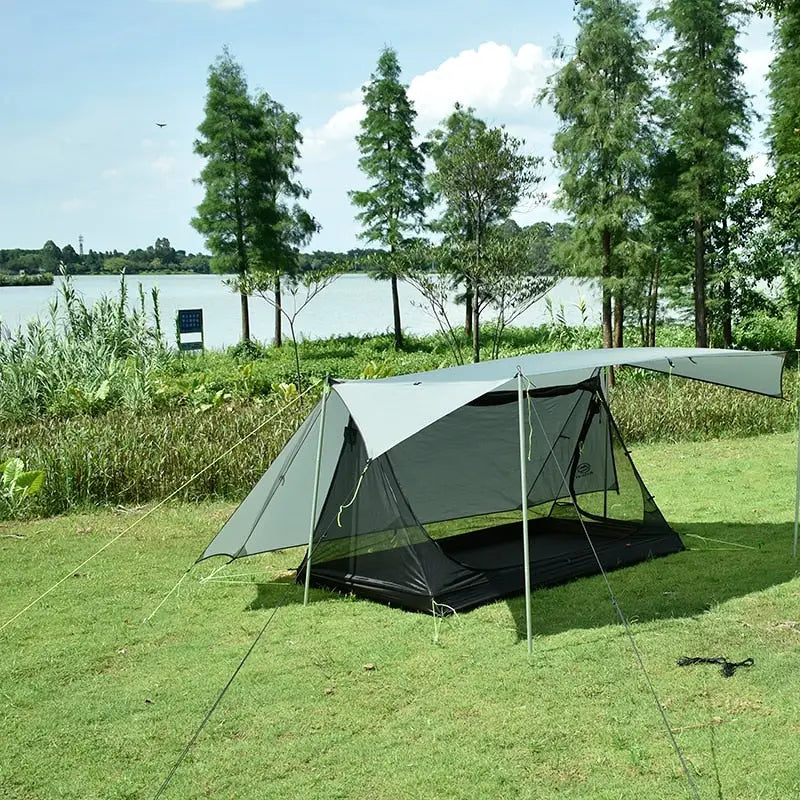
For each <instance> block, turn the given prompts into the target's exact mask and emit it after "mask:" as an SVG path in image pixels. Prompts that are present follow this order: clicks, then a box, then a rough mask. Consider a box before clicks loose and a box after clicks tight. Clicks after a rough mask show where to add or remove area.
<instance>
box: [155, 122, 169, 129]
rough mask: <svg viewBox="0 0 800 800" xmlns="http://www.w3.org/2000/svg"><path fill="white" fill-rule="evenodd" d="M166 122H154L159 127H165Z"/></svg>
mask: <svg viewBox="0 0 800 800" xmlns="http://www.w3.org/2000/svg"><path fill="white" fill-rule="evenodd" d="M166 124H167V123H166V122H156V125H158V127H159V128H164V127H166Z"/></svg>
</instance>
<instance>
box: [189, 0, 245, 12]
mask: <svg viewBox="0 0 800 800" xmlns="http://www.w3.org/2000/svg"><path fill="white" fill-rule="evenodd" d="M173 2H176V3H204V4H205V5H207V6H211V7H212V8H215V9H216V10H217V11H234V10H235V9H237V8H244V7H245V6H246V5H249V4H250V3H255V2H257V0H173Z"/></svg>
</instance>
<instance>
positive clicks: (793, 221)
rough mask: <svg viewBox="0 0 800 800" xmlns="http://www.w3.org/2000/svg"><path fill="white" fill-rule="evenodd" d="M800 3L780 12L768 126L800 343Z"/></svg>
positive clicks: (776, 211)
mask: <svg viewBox="0 0 800 800" xmlns="http://www.w3.org/2000/svg"><path fill="white" fill-rule="evenodd" d="M798 43H800V3H797V2H795V3H786V4H785V6H784V7H783V8H782V9H781V10H780V11H779V13H778V14H777V17H776V29H775V57H774V59H773V61H772V64H771V65H770V70H769V88H770V103H771V114H770V119H769V125H768V129H767V136H768V140H769V152H770V158H771V161H772V165H773V167H774V171H775V172H774V177H773V178H772V182H771V187H770V188H771V194H770V201H771V202H770V204H769V211H770V217H771V219H772V223H773V226H774V229H775V234H776V236H775V244H776V250H778V251H779V252H780V253H781V255H782V257H783V269H782V277H783V285H784V290H785V295H786V299H787V301H788V303H789V304H790V305H791V306H792V307H793V309H794V312H795V315H796V319H797V322H796V334H795V347H796V348H800V52H799V51H798Z"/></svg>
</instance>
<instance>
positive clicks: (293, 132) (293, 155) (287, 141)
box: [258, 92, 320, 347]
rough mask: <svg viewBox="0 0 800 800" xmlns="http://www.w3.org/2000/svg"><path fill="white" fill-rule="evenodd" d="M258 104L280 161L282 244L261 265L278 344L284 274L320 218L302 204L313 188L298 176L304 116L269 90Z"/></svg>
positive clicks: (276, 192) (276, 189) (276, 193)
mask: <svg viewBox="0 0 800 800" xmlns="http://www.w3.org/2000/svg"><path fill="white" fill-rule="evenodd" d="M258 104H259V106H260V108H261V109H262V110H263V113H264V118H265V121H266V125H267V127H268V128H269V130H270V133H271V140H272V142H273V144H274V146H275V152H276V155H277V161H278V171H277V173H276V175H275V181H274V183H273V185H272V187H271V192H272V203H273V204H274V206H275V209H276V211H277V214H278V224H277V231H278V235H279V237H280V240H281V244H282V247H281V248H280V250H278V251H276V252H275V253H274V254H273V258H272V261H270V262H269V263H267V264H261V265H259V269H261V270H266V271H267V273H268V274H269V276H270V278H271V282H272V292H273V302H272V305H273V307H274V309H275V337H274V339H273V343H274V345H275V347H280V346H281V345H282V342H283V337H282V330H281V322H282V316H283V315H282V314H281V275H288V276H290V277H292V276H294V275H296V274H297V270H298V265H299V262H298V258H299V252H300V247H302V246H304V245H306V244H308V243H309V242H310V241H311V237H312V236H313V235H314V234H315V233H317V231H319V228H320V226H319V224H318V223H317V221H316V220H315V219H314V218H313V217H312V216H311V215H310V214H309V213H308V212H307V211H305V210H304V209H303V208H302V207H301V206H300V204H299V202H298V201H299V200H300V199H304V198H307V197H308V196H309V192H308V190H307V189H306V188H304V187H303V186H302V185H301V184H300V183H299V181H298V180H297V176H298V173H299V172H300V167H299V166H298V161H299V159H300V145H301V144H302V143H303V137H302V135H301V134H300V131H299V130H298V125H299V124H300V117H299V116H298V115H297V114H293V113H291V112H289V111H286V109H285V108H284V107H283V106H282V105H281V104H280V103H278V102H276V101H275V100H273V99H272V98H271V97H270V96H269V95H268V94H267V93H266V92H262V93H261V94H260V95H259V97H258Z"/></svg>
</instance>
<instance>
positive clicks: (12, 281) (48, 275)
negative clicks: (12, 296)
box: [0, 272, 53, 289]
mask: <svg viewBox="0 0 800 800" xmlns="http://www.w3.org/2000/svg"><path fill="white" fill-rule="evenodd" d="M52 285H53V273H52V272H43V273H39V274H38V275H0V289H1V288H3V287H6V286H52Z"/></svg>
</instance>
